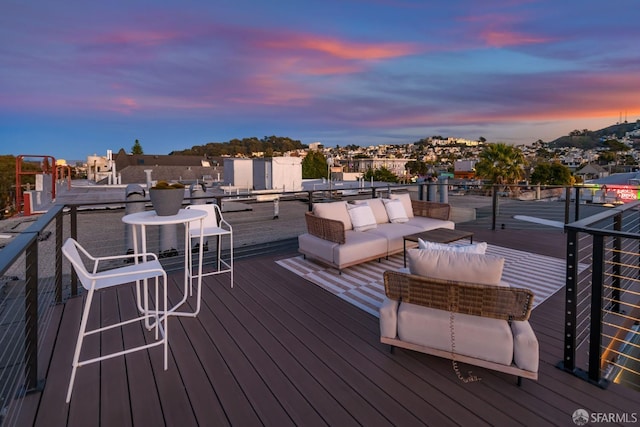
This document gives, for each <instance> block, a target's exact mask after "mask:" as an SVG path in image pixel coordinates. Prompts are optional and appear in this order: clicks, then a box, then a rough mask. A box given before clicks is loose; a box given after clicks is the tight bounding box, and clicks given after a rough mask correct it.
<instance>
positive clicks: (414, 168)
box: [404, 160, 429, 175]
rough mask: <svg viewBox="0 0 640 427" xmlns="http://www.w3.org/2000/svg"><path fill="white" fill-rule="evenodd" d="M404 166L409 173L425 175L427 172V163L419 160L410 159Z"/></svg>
mask: <svg viewBox="0 0 640 427" xmlns="http://www.w3.org/2000/svg"><path fill="white" fill-rule="evenodd" d="M404 167H405V169H407V170H408V171H409V173H410V174H411V175H426V174H427V173H429V165H428V164H426V163H425V162H423V161H420V160H410V161H408V162H407V164H406V165H405V166H404Z"/></svg>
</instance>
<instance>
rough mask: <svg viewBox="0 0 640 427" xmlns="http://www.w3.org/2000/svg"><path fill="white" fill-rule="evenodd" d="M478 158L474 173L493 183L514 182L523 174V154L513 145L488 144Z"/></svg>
mask: <svg viewBox="0 0 640 427" xmlns="http://www.w3.org/2000/svg"><path fill="white" fill-rule="evenodd" d="M479 158H480V160H479V161H478V163H476V175H477V176H478V177H480V178H483V179H488V180H490V181H491V183H493V184H505V185H509V184H516V183H517V182H518V181H519V180H520V179H521V178H522V176H523V175H524V169H523V167H524V164H525V159H524V155H523V154H522V151H520V149H519V148H516V147H514V146H513V145H507V144H504V143H497V144H488V145H487V146H485V148H484V150H482V152H481V153H480V155H479Z"/></svg>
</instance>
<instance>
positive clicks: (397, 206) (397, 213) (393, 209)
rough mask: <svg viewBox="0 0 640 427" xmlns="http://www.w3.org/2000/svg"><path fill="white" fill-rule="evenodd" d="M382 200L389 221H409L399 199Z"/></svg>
mask: <svg viewBox="0 0 640 427" xmlns="http://www.w3.org/2000/svg"><path fill="white" fill-rule="evenodd" d="M382 202H383V203H384V208H385V209H386V211H387V216H388V217H389V222H393V223H399V222H407V221H409V218H408V217H407V212H406V211H405V209H404V205H403V204H402V202H401V201H400V200H391V199H382Z"/></svg>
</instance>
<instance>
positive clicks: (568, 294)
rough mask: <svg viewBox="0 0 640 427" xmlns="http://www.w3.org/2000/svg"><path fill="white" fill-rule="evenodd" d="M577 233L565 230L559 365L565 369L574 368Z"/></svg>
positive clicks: (576, 301) (570, 369) (576, 305)
mask: <svg viewBox="0 0 640 427" xmlns="http://www.w3.org/2000/svg"><path fill="white" fill-rule="evenodd" d="M577 271H578V233H577V232H576V231H575V230H568V232H567V268H566V274H567V279H566V282H565V284H566V286H565V309H564V358H563V360H562V362H560V364H559V366H560V367H561V368H562V369H564V370H566V371H573V370H574V369H575V368H576V361H575V359H576V336H577V321H576V319H577V307H578V289H577V286H578V277H577Z"/></svg>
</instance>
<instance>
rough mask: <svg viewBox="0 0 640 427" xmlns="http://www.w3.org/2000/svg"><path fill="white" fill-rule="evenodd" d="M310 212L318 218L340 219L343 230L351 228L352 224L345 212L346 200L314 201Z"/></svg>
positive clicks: (347, 213)
mask: <svg viewBox="0 0 640 427" xmlns="http://www.w3.org/2000/svg"><path fill="white" fill-rule="evenodd" d="M312 212H313V214H314V215H315V216H318V217H320V218H327V219H335V220H338V221H342V223H343V224H344V229H345V230H353V224H351V218H350V217H349V212H347V202H330V203H314V204H313V211H312Z"/></svg>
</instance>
